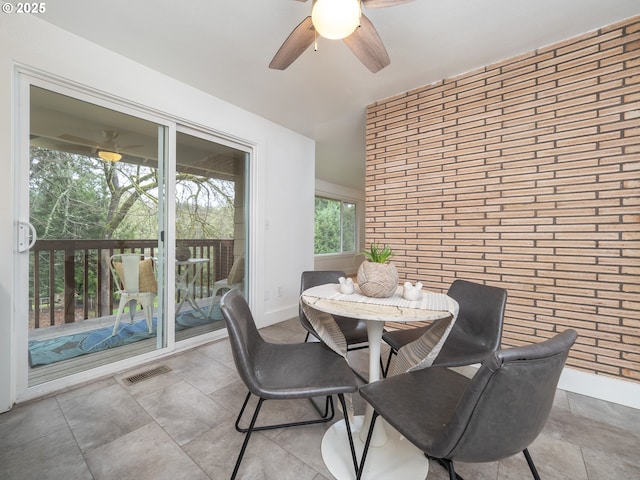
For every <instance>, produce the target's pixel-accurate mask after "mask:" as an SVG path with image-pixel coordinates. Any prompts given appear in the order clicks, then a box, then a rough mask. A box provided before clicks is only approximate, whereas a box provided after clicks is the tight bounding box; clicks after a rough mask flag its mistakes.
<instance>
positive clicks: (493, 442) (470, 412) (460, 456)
mask: <svg viewBox="0 0 640 480" xmlns="http://www.w3.org/2000/svg"><path fill="white" fill-rule="evenodd" d="M576 338H577V334H576V332H575V331H574V330H566V331H564V332H562V333H559V334H558V335H556V336H555V337H553V338H551V339H550V340H546V341H544V342H542V343H537V344H532V345H526V346H522V347H516V348H511V349H507V350H500V351H497V352H494V353H493V354H491V355H490V356H489V357H487V358H486V359H485V361H484V362H482V365H481V366H480V369H479V370H478V371H477V372H476V374H475V375H474V376H473V378H472V379H471V380H470V382H469V384H468V386H467V388H466V390H465V392H464V394H463V395H462V398H461V399H460V401H459V402H458V405H457V407H456V410H455V411H454V413H453V415H452V417H451V419H450V420H449V422H448V423H447V427H446V429H445V432H444V435H443V436H442V437H441V438H440V439H438V440H437V441H436V442H435V443H434V451H433V452H431V454H433V455H434V456H437V457H439V458H449V459H451V460H460V461H462V462H473V463H475V462H492V461H496V460H500V459H502V458H506V457H509V456H511V455H514V454H516V453H518V452H521V451H522V450H524V449H525V448H527V447H528V446H529V445H530V444H531V443H532V442H533V441H534V440H535V439H536V437H537V436H538V435H539V434H540V432H541V431H542V429H543V428H544V425H545V423H546V421H547V419H548V417H549V413H550V412H551V407H552V405H553V399H554V396H555V392H556V388H557V386H558V380H559V378H560V374H561V373H562V369H563V368H564V364H565V362H566V359H567V356H568V354H569V349H570V348H571V346H572V345H573V343H574V342H575V340H576ZM439 388H446V386H444V385H440V386H439Z"/></svg>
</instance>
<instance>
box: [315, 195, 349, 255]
mask: <svg viewBox="0 0 640 480" xmlns="http://www.w3.org/2000/svg"><path fill="white" fill-rule="evenodd" d="M314 243H315V249H314V253H315V254H316V255H322V254H331V253H347V252H349V253H352V252H355V250H356V204H355V203H351V202H346V201H342V200H335V199H331V198H324V197H316V208H315V242H314Z"/></svg>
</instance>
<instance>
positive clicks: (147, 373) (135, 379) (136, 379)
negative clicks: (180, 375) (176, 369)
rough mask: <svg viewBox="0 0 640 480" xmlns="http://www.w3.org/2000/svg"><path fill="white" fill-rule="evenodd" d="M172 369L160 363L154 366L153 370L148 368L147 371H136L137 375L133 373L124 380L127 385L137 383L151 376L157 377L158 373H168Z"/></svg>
mask: <svg viewBox="0 0 640 480" xmlns="http://www.w3.org/2000/svg"><path fill="white" fill-rule="evenodd" d="M170 371H171V368H169V367H167V366H166V365H160V366H159V367H156V368H152V369H151V370H147V371H145V372H140V373H136V374H135V375H131V376H130V377H127V378H125V379H124V382H125V383H126V384H127V385H135V384H136V383H140V382H142V381H144V380H147V379H149V378H153V377H157V376H158V375H162V374H164V373H168V372H170Z"/></svg>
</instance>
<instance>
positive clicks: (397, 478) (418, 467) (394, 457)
mask: <svg viewBox="0 0 640 480" xmlns="http://www.w3.org/2000/svg"><path fill="white" fill-rule="evenodd" d="M363 422H364V416H363V415H359V416H356V417H355V418H354V422H353V423H352V425H351V429H352V433H353V443H354V445H355V449H356V455H357V458H358V461H360V459H361V458H362V452H363V451H364V442H363V441H362V440H360V435H359V432H360V430H361V429H362V425H363ZM380 422H384V423H385V425H384V427H385V431H386V434H387V442H386V443H385V444H384V445H383V446H380V447H373V446H371V447H369V452H368V453H367V460H366V462H365V466H364V473H363V475H362V479H363V480H424V479H425V478H427V473H428V472H429V460H428V459H427V458H426V457H425V456H424V454H423V453H422V452H421V451H420V450H418V449H417V448H416V447H415V446H414V445H413V444H411V443H410V442H409V441H408V440H406V439H405V438H404V437H402V436H401V435H400V434H399V433H398V432H397V431H396V430H395V429H394V428H393V427H391V426H390V425H389V424H387V423H386V422H385V421H384V420H383V418H382V417H378V419H377V420H376V427H377V425H378V424H379V423H380ZM362 436H363V437H364V438H365V439H366V432H364V434H363V435H362ZM321 448H322V458H323V460H324V463H325V465H326V466H327V468H328V469H329V471H330V472H331V474H332V475H333V476H334V477H336V478H337V479H338V480H346V479H354V478H355V471H354V468H353V460H352V459H351V449H350V448H349V440H348V438H347V429H346V426H345V423H344V420H340V421H338V422H336V423H334V424H333V425H332V426H331V428H329V430H327V432H326V433H325V434H324V437H322V447H321Z"/></svg>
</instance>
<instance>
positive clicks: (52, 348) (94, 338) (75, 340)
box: [29, 311, 224, 367]
mask: <svg viewBox="0 0 640 480" xmlns="http://www.w3.org/2000/svg"><path fill="white" fill-rule="evenodd" d="M192 313H193V311H185V312H184V313H182V314H180V315H178V318H177V319H176V330H184V329H185V328H190V327H197V326H200V325H206V324H208V323H220V324H221V325H222V326H224V321H223V320H221V319H220V320H219V319H218V318H219V317H220V318H221V317H222V315H219V316H218V315H216V313H219V312H216V311H214V314H213V318H201V317H196V316H194V315H193V314H192ZM152 325H153V333H149V329H148V328H147V322H146V320H144V319H142V320H140V321H138V322H136V323H134V324H130V323H129V322H128V321H127V320H125V319H123V321H122V322H121V323H120V326H119V327H118V331H117V332H116V334H115V335H112V332H113V325H111V326H109V327H102V328H99V329H97V330H90V331H87V332H82V333H75V334H72V335H65V336H63V337H55V338H49V339H46V340H32V341H30V342H29V365H30V366H32V367H36V366H38V365H48V364H50V363H55V362H60V361H62V360H68V359H70V358H74V357H77V356H80V355H86V354H88V353H95V352H99V351H101V350H106V349H109V348H115V347H120V346H122V345H128V344H130V343H134V342H139V341H140V340H145V339H148V338H153V337H155V336H156V318H155V317H154V318H153V324H152Z"/></svg>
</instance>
